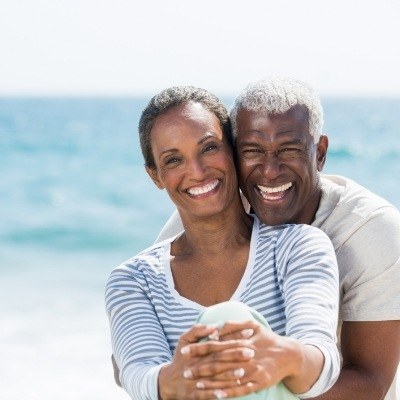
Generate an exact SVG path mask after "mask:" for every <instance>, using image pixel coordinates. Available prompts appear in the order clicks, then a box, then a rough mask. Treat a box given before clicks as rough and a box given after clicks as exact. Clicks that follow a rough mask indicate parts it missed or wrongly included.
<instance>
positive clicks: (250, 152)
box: [241, 147, 262, 158]
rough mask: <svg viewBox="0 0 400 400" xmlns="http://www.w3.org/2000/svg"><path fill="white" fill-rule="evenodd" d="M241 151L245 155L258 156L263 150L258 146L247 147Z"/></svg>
mask: <svg viewBox="0 0 400 400" xmlns="http://www.w3.org/2000/svg"><path fill="white" fill-rule="evenodd" d="M241 153H242V154H243V157H247V158H249V157H257V156H258V155H260V154H261V153H262V152H261V150H260V149H257V148H255V147H254V148H247V149H243V150H242V151H241Z"/></svg>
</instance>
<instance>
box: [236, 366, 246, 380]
mask: <svg viewBox="0 0 400 400" xmlns="http://www.w3.org/2000/svg"><path fill="white" fill-rule="evenodd" d="M244 373H245V371H244V369H243V368H238V369H235V370H234V371H233V374H234V375H235V376H236V378H243V377H244Z"/></svg>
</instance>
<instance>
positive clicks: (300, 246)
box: [106, 87, 339, 400]
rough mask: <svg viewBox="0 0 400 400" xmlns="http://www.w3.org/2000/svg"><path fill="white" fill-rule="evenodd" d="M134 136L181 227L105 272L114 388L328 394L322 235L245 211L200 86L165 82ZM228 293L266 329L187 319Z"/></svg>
mask: <svg viewBox="0 0 400 400" xmlns="http://www.w3.org/2000/svg"><path fill="white" fill-rule="evenodd" d="M139 133H140V140H141V148H142V152H143V156H144V159H145V165H146V171H147V172H148V174H149V176H150V177H151V179H152V180H153V182H154V183H155V184H156V185H157V187H158V188H160V189H166V190H167V192H168V195H169V197H170V198H171V200H172V201H173V202H174V204H175V205H176V207H177V209H178V211H179V214H180V217H181V219H182V223H183V226H184V231H183V232H181V233H180V234H178V235H177V236H175V237H172V238H169V239H167V240H165V241H163V242H161V243H158V244H155V245H153V246H151V247H150V248H148V249H146V250H144V251H143V252H141V253H140V254H138V255H137V256H135V257H133V258H131V259H130V260H128V261H127V262H125V263H124V264H122V265H120V266H119V267H117V268H116V269H115V270H114V271H113V272H112V274H111V276H110V278H109V280H108V283H107V288H106V304H107V312H108V315H109V319H110V327H111V336H112V342H113V352H114V355H115V360H116V365H117V367H118V368H119V369H120V373H119V378H120V381H121V383H122V386H123V387H124V388H125V389H126V390H127V392H128V393H129V394H130V395H131V397H132V398H133V399H137V398H140V399H151V400H158V399H162V400H169V399H188V398H193V399H211V398H226V397H240V396H242V397H243V396H244V397H247V396H248V395H252V394H254V393H255V392H259V393H261V395H260V396H258V397H257V398H262V399H268V398H269V394H271V393H272V392H271V391H274V390H275V389H274V388H276V385H281V384H283V385H285V386H286V388H287V389H289V391H287V390H286V388H285V391H286V392H285V393H288V394H289V396H290V397H292V398H295V396H294V395H293V394H292V393H290V392H293V393H296V396H299V397H313V396H317V395H319V394H321V393H323V392H324V391H326V390H327V389H328V388H329V387H330V386H331V385H332V384H333V383H334V381H335V379H336V378H337V375H338V372H339V356H338V352H337V348H336V344H335V327H336V323H337V304H338V273H337V265H336V259H335V256H334V251H333V248H332V245H331V243H330V241H329V239H328V238H327V237H326V236H325V235H324V234H323V233H322V232H320V231H319V230H317V229H315V228H312V227H309V226H303V225H286V226H278V227H270V226H266V225H263V224H261V223H260V221H259V220H258V219H257V217H256V216H253V215H248V214H247V213H246V212H245V210H244V208H243V205H242V202H241V198H240V194H239V189H238V182H237V176H236V170H235V163H234V156H233V147H232V133H231V130H230V123H229V119H228V116H227V111H226V110H225V108H224V107H223V105H222V103H221V102H220V101H219V100H218V99H217V98H216V97H215V96H213V95H212V94H210V93H209V92H207V91H205V90H203V89H197V88H193V87H174V88H170V89H166V90H165V91H163V92H161V93H160V94H158V95H156V96H155V97H153V99H152V100H151V101H150V103H149V104H148V106H147V107H146V108H145V110H144V111H143V113H142V118H141V120H140V124H139ZM309 274H312V279H307V276H308V275H309ZM321 288H323V291H322V290H321ZM299 298H300V299H302V301H299V300H298V299H299ZM231 300H236V301H240V302H241V303H244V304H246V305H247V306H248V307H251V309H252V310H254V312H258V313H259V314H260V315H261V316H262V317H263V319H265V321H266V322H267V323H268V324H269V325H270V327H271V329H272V330H269V328H268V327H267V326H264V325H260V324H258V323H257V322H256V321H254V320H248V321H244V320H240V319H239V321H236V322H229V321H228V322H227V323H225V324H221V325H220V326H218V327H216V325H215V324H209V325H206V324H196V320H197V318H198V317H199V315H200V313H201V312H203V311H204V310H206V309H207V307H209V306H214V305H218V304H220V303H223V302H226V301H228V302H229V301H231ZM204 339H210V340H208V341H204ZM274 393H275V392H274ZM285 398H286V397H285ZM276 400H280V398H276Z"/></svg>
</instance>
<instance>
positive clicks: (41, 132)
mask: <svg viewBox="0 0 400 400" xmlns="http://www.w3.org/2000/svg"><path fill="white" fill-rule="evenodd" d="M147 101H148V99H145V98H2V99H0V199H1V200H0V214H1V218H0V240H1V247H0V279H1V287H2V288H1V298H2V301H1V303H0V311H1V320H2V323H1V325H2V329H1V330H0V357H1V361H2V362H1V364H0V376H1V377H2V384H1V385H0V398H2V399H5V400H21V399H24V400H36V399H37V400H39V399H40V400H50V399H58V400H64V399H65V400H67V399H68V400H71V399H73V400H106V399H113V400H123V399H128V395H127V394H126V393H125V392H124V391H123V390H122V389H120V388H118V387H117V386H115V385H114V383H113V376H112V368H111V363H110V355H111V345H110V339H109V332H108V322H107V318H106V315H105V312H104V300H103V293H104V285H105V281H106V279H107V278H108V275H109V273H110V271H111V270H112V268H114V267H115V266H116V265H118V264H119V263H121V262H122V261H124V260H126V259H127V258H129V257H130V256H132V255H134V254H136V253H137V252H138V251H140V250H141V249H144V248H145V247H147V246H149V245H150V244H151V243H152V242H153V241H154V239H155V237H156V236H157V233H158V231H159V230H160V228H161V227H162V226H163V224H164V222H165V221H166V220H167V218H168V216H169V215H170V214H171V212H172V211H173V209H174V207H173V205H172V204H171V202H170V201H169V199H168V197H167V196H166V194H165V193H164V192H162V191H160V190H158V189H157V188H155V186H154V185H153V183H152V182H151V181H150V179H149V178H148V176H147V174H146V172H145V170H144V168H143V161H142V156H141V153H140V148H139V142H138V135H137V124H138V119H139V115H140V112H141V110H142V109H143V107H144V106H145V104H146V102H147ZM224 102H225V104H226V105H227V106H230V105H232V102H233V99H232V98H225V99H224ZM323 106H324V111H325V125H324V132H325V133H326V134H328V135H329V138H330V147H329V154H328V159H327V164H326V167H325V169H324V172H325V173H332V174H339V175H345V176H347V177H350V178H352V179H354V180H356V181H357V182H359V183H361V184H362V185H364V186H366V187H367V188H369V189H371V190H372V191H374V192H376V193H378V194H380V195H381V196H383V197H385V198H386V199H387V200H389V201H390V202H392V203H393V204H394V205H396V206H397V207H398V208H399V207H400V186H399V185H398V184H396V183H395V182H398V178H396V176H397V177H398V176H400V140H399V136H400V99H396V98H392V99H390V98H380V99H365V98H362V99H358V98H326V99H324V98H323Z"/></svg>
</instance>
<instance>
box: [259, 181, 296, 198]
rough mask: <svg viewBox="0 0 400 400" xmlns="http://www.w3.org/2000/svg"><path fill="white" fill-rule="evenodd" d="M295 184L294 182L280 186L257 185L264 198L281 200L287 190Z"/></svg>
mask: <svg viewBox="0 0 400 400" xmlns="http://www.w3.org/2000/svg"><path fill="white" fill-rule="evenodd" d="M292 186H293V183H292V182H288V183H285V184H284V185H280V186H275V187H271V186H262V185H257V188H258V192H259V193H260V195H261V197H262V198H263V199H264V200H280V199H282V198H283V197H285V195H286V194H287V191H288V190H289V189H290V188H291V187H292Z"/></svg>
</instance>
